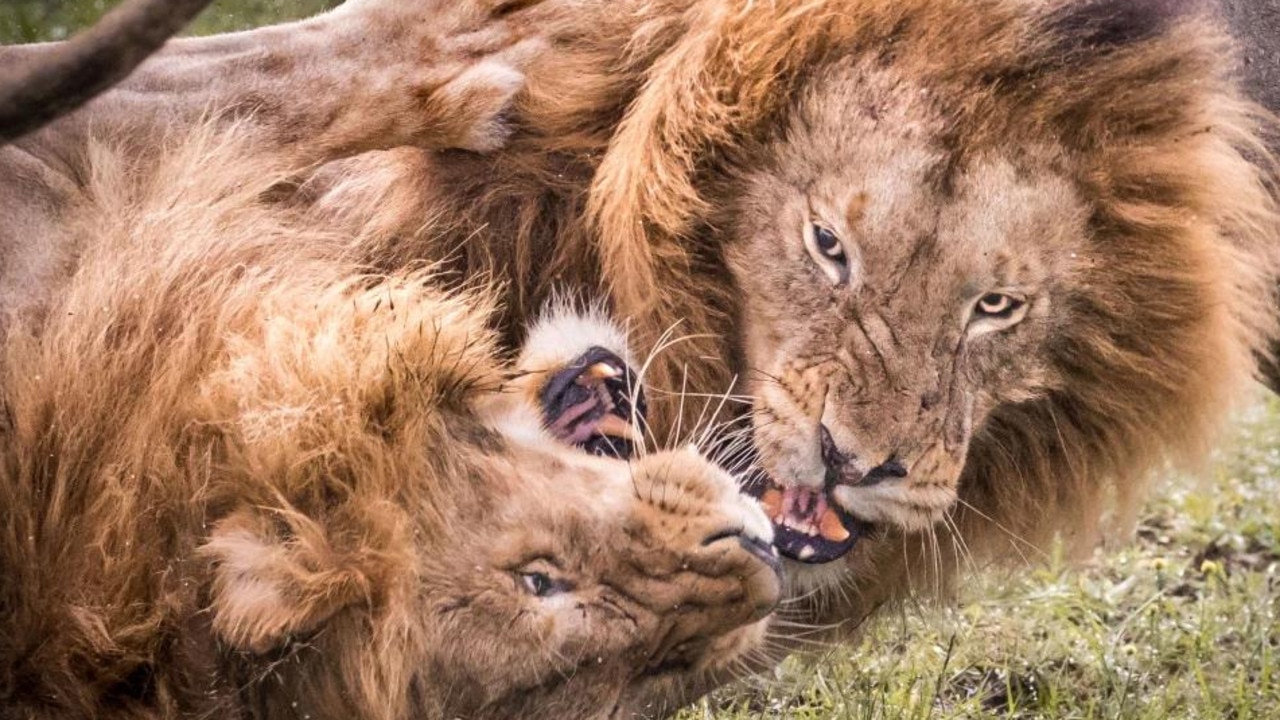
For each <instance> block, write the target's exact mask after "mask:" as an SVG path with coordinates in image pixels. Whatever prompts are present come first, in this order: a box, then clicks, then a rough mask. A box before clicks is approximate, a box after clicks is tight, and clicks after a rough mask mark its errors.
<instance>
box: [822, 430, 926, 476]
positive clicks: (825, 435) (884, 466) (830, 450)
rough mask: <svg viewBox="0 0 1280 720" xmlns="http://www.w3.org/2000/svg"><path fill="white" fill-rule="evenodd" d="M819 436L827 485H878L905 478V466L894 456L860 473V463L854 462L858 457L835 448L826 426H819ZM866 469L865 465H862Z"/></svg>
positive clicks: (833, 439) (833, 440)
mask: <svg viewBox="0 0 1280 720" xmlns="http://www.w3.org/2000/svg"><path fill="white" fill-rule="evenodd" d="M818 429H819V433H818V434H819V436H820V437H821V438H822V464H823V465H824V466H825V467H826V469H827V478H828V483H829V484H835V483H841V482H843V483H845V484H849V485H864V486H865V485H878V484H880V483H882V482H885V481H887V480H899V479H901V478H904V477H906V476H907V466H906V465H903V464H902V461H900V460H899V459H898V458H897V456H896V455H890V456H889V458H888V459H887V460H885V461H884V462H882V463H880V464H879V465H876V466H875V467H873V468H871V469H870V470H868V471H866V472H865V473H862V472H860V471H859V469H858V467H857V466H858V465H860V464H861V463H857V462H855V461H856V460H857V459H858V456H857V455H856V454H854V453H853V452H849V451H845V450H841V449H840V448H838V447H836V441H835V438H833V437H832V436H831V431H830V430H828V429H827V426H826V425H819V426H818ZM862 467H866V465H862Z"/></svg>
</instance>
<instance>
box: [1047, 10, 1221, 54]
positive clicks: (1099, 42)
mask: <svg viewBox="0 0 1280 720" xmlns="http://www.w3.org/2000/svg"><path fill="white" fill-rule="evenodd" d="M1206 11H1207V6H1206V2H1205V0H1083V2H1069V3H1066V4H1064V5H1063V7H1061V8H1059V9H1057V10H1056V11H1054V12H1053V13H1052V14H1051V15H1050V17H1049V19H1048V20H1049V22H1048V31H1049V33H1050V35H1051V36H1052V37H1054V38H1056V40H1057V43H1056V47H1055V48H1054V49H1055V50H1056V51H1057V52H1059V53H1062V54H1063V55H1069V54H1071V53H1072V52H1078V51H1085V52H1098V51H1105V50H1108V49H1117V48H1121V47H1124V46H1126V45H1132V44H1134V43H1138V42H1142V41H1144V40H1148V39H1151V38H1153V37H1158V36H1159V35H1161V34H1163V33H1164V32H1166V31H1167V30H1168V28H1170V27H1172V26H1173V25H1175V24H1177V23H1178V22H1179V21H1182V20H1186V19H1188V18H1191V17H1195V16H1198V15H1201V14H1203V13H1205V12H1206Z"/></svg>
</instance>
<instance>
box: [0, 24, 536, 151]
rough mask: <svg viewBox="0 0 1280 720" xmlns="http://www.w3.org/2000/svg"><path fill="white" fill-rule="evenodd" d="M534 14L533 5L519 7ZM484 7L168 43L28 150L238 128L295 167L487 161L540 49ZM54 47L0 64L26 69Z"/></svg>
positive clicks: (523, 27) (22, 51) (142, 143)
mask: <svg viewBox="0 0 1280 720" xmlns="http://www.w3.org/2000/svg"><path fill="white" fill-rule="evenodd" d="M530 4H533V3H530ZM524 12H525V11H524V10H523V9H519V10H514V11H511V10H509V8H507V7H506V6H504V5H502V4H500V3H497V2H486V1H485V0H477V1H476V2H446V1H445V0H355V1H354V2H348V3H347V4H345V5H343V6H341V7H339V8H338V9H337V10H334V11H332V12H330V13H326V14H324V15H320V16H318V17H315V18H312V19H310V20H305V21H301V22H295V23H289V24H285V25H279V26H274V27H266V28H260V29H257V30H252V31H248V32H242V33H234V34H229V35H223V36H215V37H210V38H189V39H184V40H178V41H174V42H172V43H170V44H169V45H168V46H167V47H166V48H165V50H163V51H162V52H161V53H159V54H157V55H156V56H154V57H152V58H151V59H149V60H148V61H147V62H145V63H144V64H143V65H142V66H141V67H140V68H139V69H138V70H137V71H136V72H135V73H134V75H133V76H132V77H130V78H129V79H128V80H127V81H125V82H124V83H122V84H121V85H120V86H119V87H117V88H115V89H114V90H112V91H110V92H108V93H106V94H105V95H103V96H102V97H100V98H98V99H96V100H95V101H93V102H91V103H89V104H88V105H87V106H86V107H85V108H83V109H81V110H80V111H78V112H76V113H74V114H72V115H71V116H69V117H68V118H65V119H63V120H62V121H59V122H56V123H54V124H52V125H51V126H50V127H48V128H46V129H45V130H44V131H42V132H41V133H38V134H37V135H38V136H39V137H36V138H33V139H32V140H31V141H30V142H28V143H27V145H28V146H30V147H31V148H34V149H35V150H36V151H37V152H39V151H40V150H41V149H45V150H62V151H63V152H58V153H57V154H58V155H59V156H60V157H59V159H61V160H63V161H72V162H74V158H70V157H68V155H69V154H68V153H66V152H65V150H66V146H67V144H68V142H70V143H71V144H72V145H75V144H79V141H83V140H85V139H87V138H88V137H89V136H90V135H95V136H107V137H111V138H112V139H114V140H122V141H125V142H130V141H132V142H134V143H136V144H137V145H138V147H139V148H140V149H145V148H146V147H147V146H148V145H149V144H154V142H155V140H156V137H155V133H157V132H171V131H172V130H173V129H175V128H179V129H180V128H182V127H186V126H190V125H192V124H194V123H197V122H199V121H201V120H202V119H203V118H205V117H207V116H208V115H209V114H213V115H214V116H215V117H220V118H226V119H235V120H242V121H246V122H248V123H249V124H250V125H251V126H253V127H255V128H257V129H258V130H259V131H260V132H259V135H260V142H262V143H263V144H264V145H265V146H268V147H276V148H280V149H283V150H287V151H288V152H289V153H290V154H291V156H292V157H294V158H295V159H296V160H297V161H298V162H300V163H312V162H319V161H323V160H330V159H334V158H338V157H344V156H347V155H352V154H355V153H359V152H364V151H367V150H372V149H381V148H389V147H397V146H402V145H413V146H419V147H424V148H460V149H469V150H478V151H486V150H491V149H494V148H496V147H497V146H498V145H499V144H500V143H501V142H502V141H503V140H504V138H505V131H504V125H503V123H502V114H503V111H504V110H505V109H506V108H507V106H508V104H509V103H510V100H511V98H512V97H513V95H514V94H515V93H516V92H517V91H518V90H519V89H520V88H521V87H522V86H523V82H524V78H523V75H522V68H523V67H524V65H525V63H526V62H527V61H528V60H529V59H530V58H531V57H532V56H533V55H534V54H535V53H536V52H537V51H538V49H539V48H540V47H541V46H542V45H543V42H542V41H541V40H540V39H538V38H537V37H535V36H533V34H532V33H531V31H529V30H528V29H527V28H528V27H529V25H530V23H528V22H525V18H524V16H523V13H524ZM54 47H55V46H52V45H44V46H39V45H37V46H31V47H28V48H19V49H10V50H5V51H3V54H0V58H3V57H6V56H9V57H18V56H21V57H23V58H24V59H25V60H26V61H28V62H32V61H38V58H39V56H40V54H41V53H51V52H52V50H53V48H54Z"/></svg>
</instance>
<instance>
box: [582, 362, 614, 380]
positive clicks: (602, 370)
mask: <svg viewBox="0 0 1280 720" xmlns="http://www.w3.org/2000/svg"><path fill="white" fill-rule="evenodd" d="M583 374H584V375H586V376H587V377H589V378H591V379H593V380H607V379H610V378H616V377H618V376H620V375H622V371H621V370H619V369H618V368H616V367H614V366H613V365H611V364H609V363H607V362H598V363H596V364H595V365H592V366H591V367H589V368H587V369H586V371H585V372H584V373H583Z"/></svg>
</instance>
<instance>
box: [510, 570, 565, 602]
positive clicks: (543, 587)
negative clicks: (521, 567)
mask: <svg viewBox="0 0 1280 720" xmlns="http://www.w3.org/2000/svg"><path fill="white" fill-rule="evenodd" d="M520 584H521V585H522V586H523V587H524V589H525V590H526V591H528V593H529V594H530V595H533V596H534V597H540V598H545V597H551V596H552V595H559V594H560V593H562V592H565V591H567V590H568V589H569V584H568V583H566V582H564V581H563V580H555V579H553V578H552V577H551V576H550V575H548V574H546V573H541V572H522V573H520Z"/></svg>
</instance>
